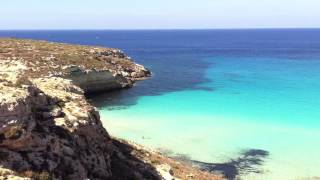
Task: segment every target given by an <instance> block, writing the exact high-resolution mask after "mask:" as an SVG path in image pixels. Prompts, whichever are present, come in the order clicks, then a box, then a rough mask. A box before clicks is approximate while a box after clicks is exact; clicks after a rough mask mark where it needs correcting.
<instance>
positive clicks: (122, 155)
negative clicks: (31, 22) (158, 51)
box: [0, 39, 216, 180]
mask: <svg viewBox="0 0 320 180" xmlns="http://www.w3.org/2000/svg"><path fill="white" fill-rule="evenodd" d="M148 76H150V71H148V70H147V69H146V68H144V67H143V66H141V65H138V64H135V63H133V62H132V61H130V58H129V57H127V56H126V55H124V54H123V52H121V51H119V50H115V49H110V48H99V47H87V46H74V45H66V44H59V43H49V42H44V41H32V40H18V39H0V179H17V180H21V179H25V180H27V179H28V180H29V179H36V180H37V179H39V180H47V179H70V180H82V179H92V180H100V179H101V180H102V179H103V180H104V179H111V180H119V179H123V180H126V179H133V180H136V179H137V180H140V179H152V180H160V179H163V178H164V177H162V176H161V175H160V173H161V172H162V171H164V172H163V173H164V174H165V173H166V172H169V174H172V173H173V172H172V171H171V169H170V170H169V171H167V170H168V168H161V169H162V171H161V172H160V173H159V171H157V170H156V168H155V167H156V165H159V164H158V163H156V164H155V163H153V162H158V161H161V162H168V163H167V164H170V167H175V168H176V167H178V169H179V170H180V171H176V169H175V172H174V175H176V174H177V176H178V177H179V178H180V177H186V176H185V174H186V172H185V171H184V169H188V168H191V167H188V166H185V165H183V166H180V163H175V164H174V163H172V162H174V161H173V160H169V159H168V158H166V157H163V156H161V155H160V154H154V153H151V152H147V151H145V150H142V148H137V147H136V146H133V145H130V144H127V143H125V142H120V141H117V140H115V139H113V138H111V137H110V136H109V134H108V133H107V131H106V130H105V128H104V127H103V126H102V123H101V120H100V116H99V112H98V111H97V109H96V108H95V107H93V106H92V105H91V104H89V103H88V102H87V100H86V98H85V93H94V92H97V91H105V90H112V89H117V88H125V87H131V86H132V85H133V83H134V82H135V81H136V80H139V79H143V78H146V77H148ZM138 149H139V150H138ZM161 164H166V163H161ZM181 171H182V172H183V173H181ZM176 172H178V173H176ZM189 172H193V174H197V173H198V174H200V175H201V176H199V177H205V178H198V179H199V180H202V179H216V176H214V175H210V174H206V173H203V172H200V171H198V170H191V169H188V173H189ZM167 175H168V174H166V176H167ZM207 177H208V178H207ZM211 177H214V178H211Z"/></svg>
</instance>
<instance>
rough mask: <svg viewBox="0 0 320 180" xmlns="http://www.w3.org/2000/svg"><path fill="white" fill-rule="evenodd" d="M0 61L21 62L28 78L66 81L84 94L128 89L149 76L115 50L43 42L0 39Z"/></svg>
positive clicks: (139, 66)
mask: <svg viewBox="0 0 320 180" xmlns="http://www.w3.org/2000/svg"><path fill="white" fill-rule="evenodd" d="M0 60H2V61H9V63H8V64H10V61H11V62H12V63H16V61H19V62H21V63H23V64H24V65H25V66H26V67H27V69H25V71H24V72H25V75H27V76H28V77H30V78H38V77H62V78H66V79H70V80H72V81H73V83H74V84H75V85H78V86H80V87H81V88H82V89H83V90H84V92H85V93H94V92H97V91H109V90H113V89H120V88H125V87H131V86H132V85H133V84H134V82H135V81H136V80H140V79H144V78H146V77H149V76H150V75H151V73H150V71H149V70H148V69H146V68H145V67H143V66H142V65H139V64H136V63H134V62H133V61H132V60H131V58H130V57H128V56H127V55H125V54H124V53H123V52H122V51H120V50H118V49H112V48H102V47H91V46H90V47H89V46H80V45H68V44H62V43H51V42H46V41H33V40H21V39H1V40H0Z"/></svg>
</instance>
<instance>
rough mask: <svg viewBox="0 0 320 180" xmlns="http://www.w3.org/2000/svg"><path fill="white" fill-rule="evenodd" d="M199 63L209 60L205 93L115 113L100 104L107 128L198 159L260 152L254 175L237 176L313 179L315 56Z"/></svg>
mask: <svg viewBox="0 0 320 180" xmlns="http://www.w3.org/2000/svg"><path fill="white" fill-rule="evenodd" d="M206 60H207V61H211V62H214V63H213V64H214V65H212V67H210V68H209V69H208V70H207V73H206V77H207V78H208V79H210V78H211V80H212V81H211V82H208V83H201V84H199V85H198V86H199V87H205V88H206V89H212V90H185V91H179V92H173V93H166V94H163V95H159V96H144V97H140V98H139V100H138V101H137V104H136V105H134V106H130V107H128V108H126V109H121V110H112V111H110V110H108V108H109V107H105V108H101V110H102V111H101V115H102V117H103V118H104V119H105V121H104V123H105V125H106V127H108V130H109V131H110V132H111V134H114V135H117V136H120V137H123V138H126V139H131V140H133V141H137V142H138V143H141V144H145V145H147V146H151V147H153V148H162V149H167V150H171V151H174V152H175V153H178V154H185V155H188V156H190V158H191V159H193V160H199V161H204V162H216V163H217V162H218V163H224V162H228V161H229V159H234V158H237V157H238V156H239V153H241V152H242V151H245V150H250V149H260V150H264V151H267V152H268V153H269V154H270V155H269V156H267V157H266V158H264V159H263V161H265V162H263V163H262V164H261V165H260V166H259V167H256V168H257V169H258V170H259V173H249V174H246V173H245V172H243V173H244V175H243V177H246V178H245V179H249V178H254V179H261V178H265V179H270V178H272V179H279V178H281V179H294V178H298V177H301V178H302V177H304V178H305V177H313V176H319V175H320V169H319V168H320V155H319V152H320V143H319V141H318V139H319V138H320V132H319V127H320V122H319V117H320V111H318V108H319V107H320V101H319V96H318V95H319V91H318V90H319V88H320V81H319V79H318V78H319V77H320V76H319V75H320V74H319V71H317V69H318V68H319V67H320V61H318V60H311V59H310V60H296V59H294V60H292V59H272V58H223V57H217V58H208V59H206ZM302 67H303V68H302ZM306 69H308V70H306Z"/></svg>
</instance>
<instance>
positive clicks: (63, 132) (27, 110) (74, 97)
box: [0, 78, 113, 179]
mask: <svg viewBox="0 0 320 180" xmlns="http://www.w3.org/2000/svg"><path fill="white" fill-rule="evenodd" d="M32 83H33V84H32V85H30V86H28V87H26V88H16V89H17V90H18V91H22V92H24V93H20V96H16V97H14V98H11V99H7V100H6V101H1V106H0V111H1V119H0V122H1V124H0V125H1V126H0V147H1V149H0V155H2V158H0V164H1V166H2V167H4V168H6V169H10V170H13V171H14V172H15V173H14V174H13V175H24V174H25V173H26V172H29V171H32V172H33V173H34V174H37V173H42V172H47V173H48V175H50V177H52V178H57V179H62V178H67V179H85V178H98V179H104V178H108V177H110V176H111V171H110V169H111V167H110V156H111V154H112V152H113V150H112V140H111V138H110V137H109V135H108V133H107V132H106V130H105V129H104V128H103V127H102V125H101V122H100V119H99V114H98V112H97V111H96V109H95V108H94V107H92V106H91V105H89V104H88V103H87V102H86V100H85V97H84V95H83V94H82V92H81V90H80V89H79V88H78V87H76V86H75V85H73V84H72V83H71V81H70V80H65V79H62V78H43V79H41V78H40V79H34V80H33V82H32ZM10 93H15V91H9V92H7V94H10ZM56 122H58V123H56ZM11 175H12V174H11Z"/></svg>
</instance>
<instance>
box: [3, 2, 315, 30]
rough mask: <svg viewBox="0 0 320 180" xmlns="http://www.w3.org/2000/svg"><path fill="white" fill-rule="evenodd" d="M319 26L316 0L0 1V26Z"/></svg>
mask: <svg viewBox="0 0 320 180" xmlns="http://www.w3.org/2000/svg"><path fill="white" fill-rule="evenodd" d="M275 27H278V28H288V27H295V28H303V27H318V28H320V0H157V1H155V0H112V1H110V0H2V1H1V2H0V29H177V28H179V29H180V28H183V29H189V28H192V29H194V28H197V29H199V28H200V29H201V28H275Z"/></svg>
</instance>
